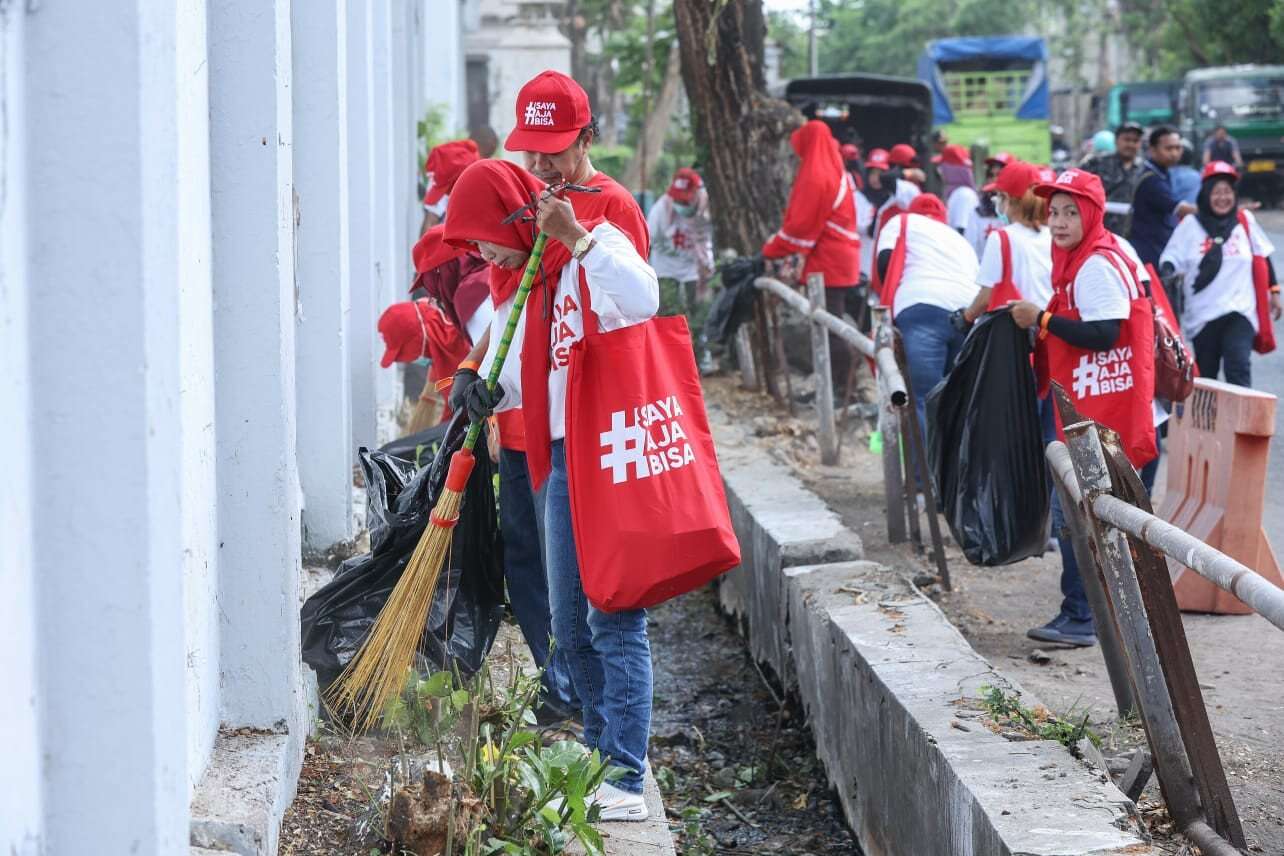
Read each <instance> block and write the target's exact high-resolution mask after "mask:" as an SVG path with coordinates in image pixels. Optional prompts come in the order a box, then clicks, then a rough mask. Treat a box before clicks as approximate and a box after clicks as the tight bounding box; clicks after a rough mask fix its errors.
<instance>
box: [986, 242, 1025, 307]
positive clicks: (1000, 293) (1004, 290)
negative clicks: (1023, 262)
mask: <svg viewBox="0 0 1284 856" xmlns="http://www.w3.org/2000/svg"><path fill="white" fill-rule="evenodd" d="M994 234H996V235H998V236H999V259H1000V261H1001V262H1002V273H1001V274H1000V275H999V281H998V282H996V283H995V284H994V288H993V289H992V290H991V291H990V305H989V306H987V307H986V311H987V312H992V311H993V310H995V309H1000V308H1002V307H1004V306H1007V305H1008V304H1009V303H1011V302H1012V301H1014V300H1020V299H1021V290H1020V289H1019V288H1017V285H1016V283H1015V282H1013V280H1012V244H1011V243H1010V241H1011V238H1010V237H1009V236H1008V233H1007V232H1005V231H1003V230H1002V229H997V230H995V233H994Z"/></svg>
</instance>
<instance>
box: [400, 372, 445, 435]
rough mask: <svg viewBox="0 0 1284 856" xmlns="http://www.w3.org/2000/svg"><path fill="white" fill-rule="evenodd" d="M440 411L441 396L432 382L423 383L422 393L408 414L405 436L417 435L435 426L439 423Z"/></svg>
mask: <svg viewBox="0 0 1284 856" xmlns="http://www.w3.org/2000/svg"><path fill="white" fill-rule="evenodd" d="M441 409H442V400H441V394H440V393H438V392H437V389H436V387H434V386H433V383H432V381H424V389H423V392H421V393H419V398H418V399H417V400H416V401H415V406H414V408H413V409H412V410H411V412H410V425H409V426H408V427H407V428H406V434H407V435H409V434H418V433H419V432H420V431H427V430H428V429H429V428H431V427H432V426H434V425H436V424H437V423H438V422H439V421H441Z"/></svg>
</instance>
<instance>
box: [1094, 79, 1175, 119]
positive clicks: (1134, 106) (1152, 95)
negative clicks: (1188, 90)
mask: <svg viewBox="0 0 1284 856" xmlns="http://www.w3.org/2000/svg"><path fill="white" fill-rule="evenodd" d="M1180 88H1181V81H1179V80H1149V81H1144V82H1140V83H1117V84H1115V85H1114V86H1112V87H1110V92H1109V93H1108V94H1107V96H1106V115H1105V126H1106V128H1108V129H1110V130H1114V129H1115V128H1118V127H1119V126H1120V125H1122V124H1123V123H1124V122H1136V123H1137V124H1139V125H1142V126H1143V127H1151V126H1153V125H1171V124H1173V123H1174V122H1176V121H1177V93H1178V90H1179V89H1180Z"/></svg>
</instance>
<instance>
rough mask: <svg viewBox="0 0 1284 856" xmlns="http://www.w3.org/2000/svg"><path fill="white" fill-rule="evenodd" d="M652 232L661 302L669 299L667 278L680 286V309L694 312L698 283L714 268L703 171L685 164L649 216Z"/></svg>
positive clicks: (678, 294) (652, 255) (699, 296)
mask: <svg viewBox="0 0 1284 856" xmlns="http://www.w3.org/2000/svg"><path fill="white" fill-rule="evenodd" d="M646 224H647V228H648V230H649V231H650V234H651V267H653V268H655V273H656V275H657V276H658V277H660V294H661V300H660V303H661V305H662V306H663V305H664V304H665V303H666V298H665V294H664V292H665V282H664V281H665V280H671V283H670V287H674V286H676V292H677V294H676V300H675V301H674V303H675V304H676V307H675V309H676V311H679V312H686V313H688V314H690V313H692V312H693V311H694V310H695V307H696V301H697V299H702V298H703V295H698V294H697V287H698V286H699V285H700V284H701V283H703V282H704V281H705V280H706V279H708V277H709V274H710V273H711V272H712V270H713V234H712V225H711V223H710V221H709V195H708V194H707V193H706V192H705V190H704V182H703V181H702V180H701V179H700V173H698V172H696V171H695V170H694V169H691V168H690V167H685V166H684V167H682V168H681V169H679V170H678V171H677V172H675V173H674V174H673V181H672V182H670V183H669V189H668V190H667V191H665V193H664V195H663V196H661V197H660V198H659V199H657V200H656V201H655V204H654V205H652V206H651V210H650V212H648V213H647V217H646Z"/></svg>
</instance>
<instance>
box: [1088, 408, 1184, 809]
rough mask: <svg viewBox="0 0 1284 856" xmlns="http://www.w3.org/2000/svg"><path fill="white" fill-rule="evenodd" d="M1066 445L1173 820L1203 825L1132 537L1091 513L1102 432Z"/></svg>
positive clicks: (1098, 490)
mask: <svg viewBox="0 0 1284 856" xmlns="http://www.w3.org/2000/svg"><path fill="white" fill-rule="evenodd" d="M1065 435H1066V445H1067V446H1069V448H1070V461H1071V463H1072V464H1073V465H1074V472H1075V477H1076V478H1077V479H1078V482H1079V485H1080V487H1081V489H1082V492H1083V499H1084V511H1085V515H1084V516H1085V517H1086V519H1087V522H1088V528H1089V530H1090V532H1091V535H1092V542H1093V546H1094V548H1095V552H1096V554H1097V556H1098V558H1099V559H1100V562H1101V570H1102V573H1103V576H1104V577H1105V581H1106V588H1107V590H1108V591H1109V593H1110V601H1111V603H1112V604H1113V605H1114V607H1115V615H1116V617H1117V619H1118V626H1119V635H1120V639H1121V641H1122V642H1123V647H1124V650H1125V651H1126V652H1127V654H1128V662H1129V665H1130V666H1131V669H1132V674H1133V679H1134V686H1135V688H1136V690H1137V700H1138V702H1140V705H1139V706H1140V708H1141V719H1142V724H1143V725H1144V726H1145V728H1146V737H1147V738H1148V740H1149V741H1150V749H1151V755H1152V757H1153V758H1154V763H1155V770H1156V772H1157V773H1158V774H1159V785H1160V789H1161V790H1162V791H1163V794H1164V800H1165V802H1167V803H1168V811H1169V814H1171V815H1172V817H1173V819H1174V820H1176V821H1177V824H1178V826H1180V827H1182V828H1185V827H1186V826H1187V825H1189V824H1190V823H1192V822H1194V821H1197V820H1203V819H1204V815H1203V812H1202V810H1201V809H1200V804H1199V793H1198V791H1197V790H1196V788H1195V782H1194V778H1193V775H1192V772H1191V768H1190V760H1189V758H1188V757H1187V755H1186V745H1185V743H1184V742H1183V740H1182V735H1181V730H1180V728H1179V727H1178V725H1177V718H1176V716H1175V714H1174V713H1173V702H1172V697H1171V696H1170V695H1169V694H1168V684H1167V682H1166V681H1165V679H1164V673H1163V670H1162V668H1161V667H1160V665H1159V651H1158V649H1157V648H1156V646H1155V639H1154V637H1153V636H1152V635H1151V630H1150V622H1149V619H1148V617H1147V615H1146V608H1145V606H1144V604H1143V602H1142V598H1141V588H1140V586H1139V585H1138V582H1137V573H1136V568H1135V567H1134V566H1133V561H1132V552H1131V550H1130V549H1129V545H1128V537H1127V535H1125V534H1124V532H1123V531H1121V530H1119V529H1116V528H1114V527H1113V526H1110V525H1109V524H1106V523H1102V522H1101V521H1100V520H1098V519H1097V517H1096V515H1095V514H1093V512H1092V504H1093V501H1094V500H1095V499H1096V498H1097V497H1098V496H1100V495H1102V494H1108V493H1110V490H1111V481H1110V472H1109V470H1108V469H1107V468H1106V457H1105V452H1104V451H1103V450H1102V448H1101V438H1100V435H1099V434H1098V433H1097V426H1096V425H1095V424H1094V423H1092V422H1080V423H1077V424H1075V425H1070V426H1068V427H1067V428H1066V429H1065Z"/></svg>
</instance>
